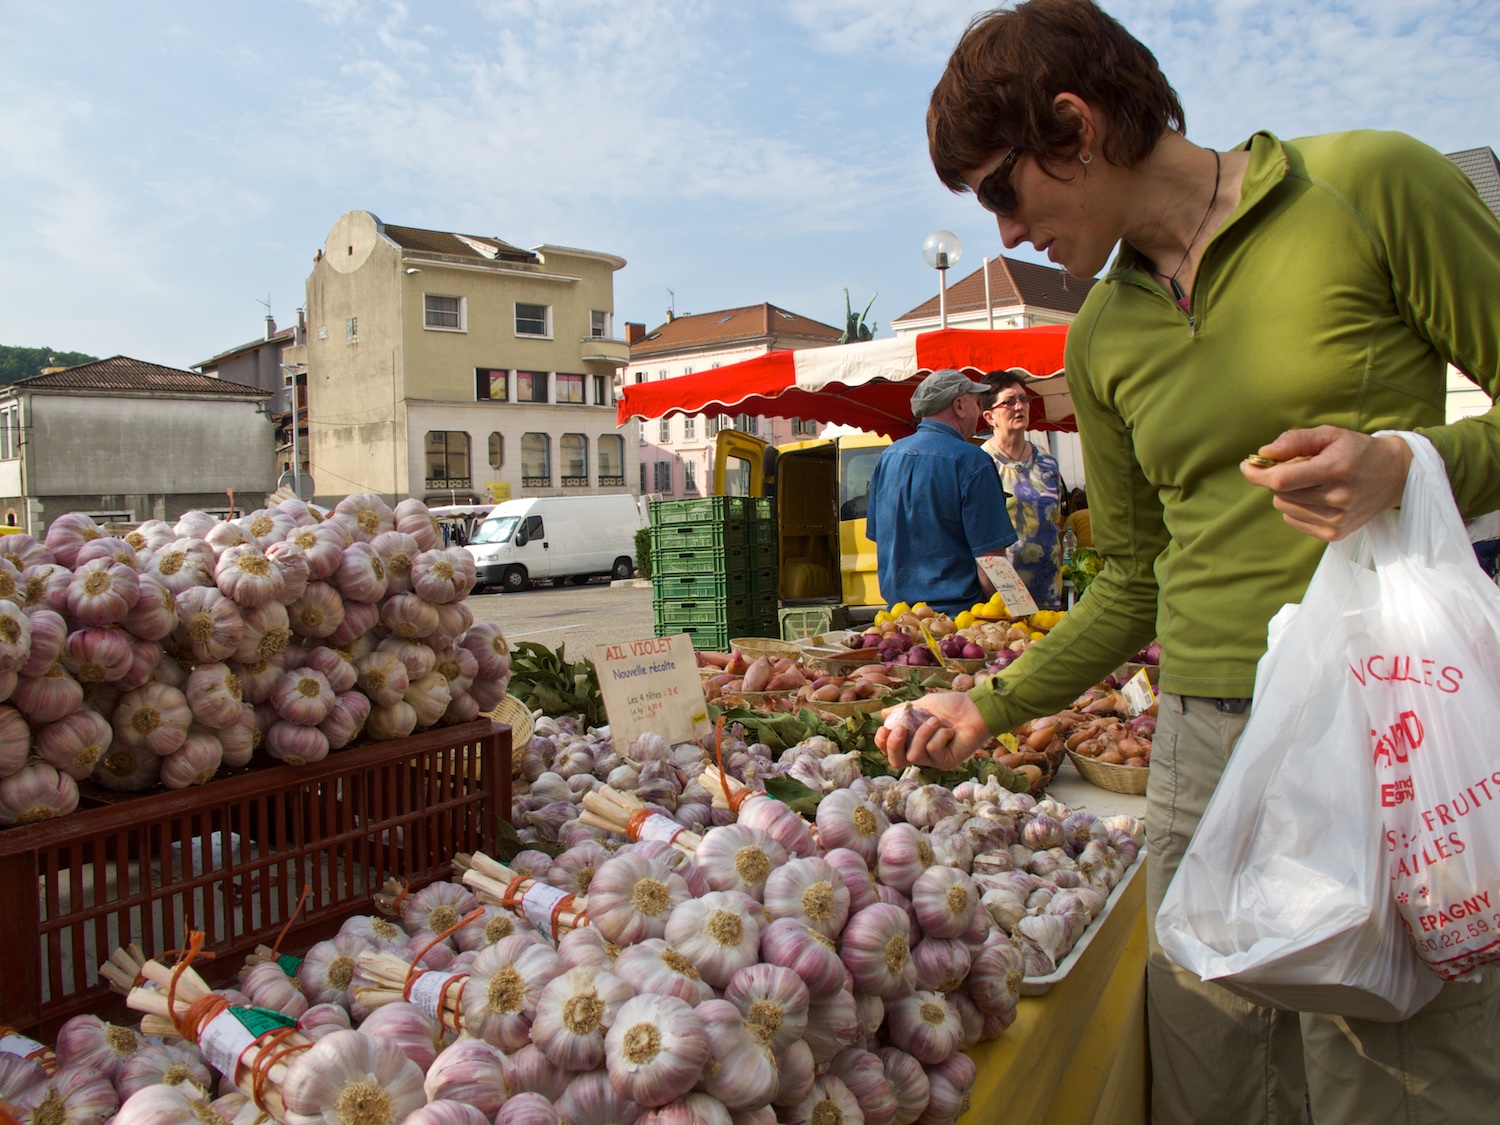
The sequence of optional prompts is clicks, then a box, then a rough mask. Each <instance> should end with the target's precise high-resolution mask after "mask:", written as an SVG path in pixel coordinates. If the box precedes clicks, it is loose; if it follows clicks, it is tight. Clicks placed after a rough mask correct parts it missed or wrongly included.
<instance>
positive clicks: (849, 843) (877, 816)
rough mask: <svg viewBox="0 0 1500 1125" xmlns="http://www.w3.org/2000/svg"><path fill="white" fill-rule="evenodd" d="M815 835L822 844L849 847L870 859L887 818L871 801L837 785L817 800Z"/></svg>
mask: <svg viewBox="0 0 1500 1125" xmlns="http://www.w3.org/2000/svg"><path fill="white" fill-rule="evenodd" d="M817 820H818V838H819V840H820V841H821V842H822V844H823V847H825V848H848V849H849V850H851V851H853V852H855V853H856V854H857V855H859V856H860V857H861V858H862V859H864V861H865V862H866V863H873V862H874V861H875V857H876V848H877V846H878V844H879V842H880V837H881V835H882V834H883V833H884V832H885V830H886V829H887V828H889V827H890V826H891V822H890V818H889V817H887V816H886V815H885V812H884V811H883V810H882V809H881V808H880V807H879V806H878V805H876V804H875V803H874V802H873V801H869V800H867V799H865V798H863V797H860V796H857V795H856V794H855V793H854V792H852V791H851V790H848V789H836V790H834V792H832V793H830V794H828V795H827V796H826V797H824V798H823V799H822V800H821V801H819V802H818V815H817Z"/></svg>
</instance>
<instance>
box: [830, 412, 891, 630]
mask: <svg viewBox="0 0 1500 1125" xmlns="http://www.w3.org/2000/svg"><path fill="white" fill-rule="evenodd" d="M890 444H891V440H890V438H886V437H880V436H878V435H875V434H848V435H845V436H844V437H841V438H839V439H838V445H839V567H840V570H841V572H842V573H841V575H840V578H841V580H842V587H843V594H844V602H845V604H846V605H851V606H866V605H868V606H883V605H885V599H884V598H882V597H881V596H880V582H879V580H878V578H877V577H876V565H875V544H874V543H872V542H870V540H869V539H867V538H865V516H866V513H867V512H868V511H869V505H870V476H871V474H873V473H874V472H875V462H877V461H879V460H880V455H881V453H883V452H884V451H885V449H886V447H887V446H889V445H890Z"/></svg>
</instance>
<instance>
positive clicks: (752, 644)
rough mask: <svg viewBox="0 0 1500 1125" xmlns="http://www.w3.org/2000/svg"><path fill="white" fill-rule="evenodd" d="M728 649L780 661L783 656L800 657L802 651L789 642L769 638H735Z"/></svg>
mask: <svg viewBox="0 0 1500 1125" xmlns="http://www.w3.org/2000/svg"><path fill="white" fill-rule="evenodd" d="M729 647H730V648H732V649H733V648H737V649H739V650H740V651H741V652H743V653H744V654H745V655H746V656H769V657H772V658H774V659H780V658H781V657H783V656H801V655H802V649H801V648H800V647H799V646H797V645H795V644H793V643H792V642H791V641H777V640H772V639H771V638H770V637H735V638H733V639H732V640H731V641H730V642H729Z"/></svg>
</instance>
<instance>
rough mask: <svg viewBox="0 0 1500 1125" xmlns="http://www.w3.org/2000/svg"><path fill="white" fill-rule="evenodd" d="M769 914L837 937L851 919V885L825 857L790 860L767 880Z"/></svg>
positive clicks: (767, 911)
mask: <svg viewBox="0 0 1500 1125" xmlns="http://www.w3.org/2000/svg"><path fill="white" fill-rule="evenodd" d="M765 906H766V914H767V915H769V916H770V917H771V918H772V919H777V918H796V919H798V920H800V921H801V922H803V923H804V924H806V925H807V926H808V927H809V928H810V929H814V930H817V931H818V932H819V933H821V934H823V935H824V936H825V937H829V938H837V937H838V935H839V933H840V932H841V931H842V930H843V928H844V924H845V923H846V922H847V921H848V919H849V888H848V887H846V886H844V880H843V877H842V876H840V875H839V873H838V872H837V871H835V870H834V869H833V867H832V866H831V865H830V864H829V863H828V862H827V861H826V860H822V859H800V858H799V859H790V860H788V861H787V862H786V863H785V864H784V865H782V866H781V867H779V868H777V869H776V870H775V871H773V872H771V874H770V876H769V877H768V878H767V879H766V890H765Z"/></svg>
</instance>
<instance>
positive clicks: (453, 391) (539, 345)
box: [298, 211, 637, 504]
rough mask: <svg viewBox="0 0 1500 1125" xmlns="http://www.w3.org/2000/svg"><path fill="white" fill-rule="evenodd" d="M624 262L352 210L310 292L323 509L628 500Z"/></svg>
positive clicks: (311, 443)
mask: <svg viewBox="0 0 1500 1125" xmlns="http://www.w3.org/2000/svg"><path fill="white" fill-rule="evenodd" d="M624 265H625V260H624V259H623V258H619V257H617V256H615V255H613V254H604V253H598V252H595V251H590V250H577V249H572V248H569V247H564V246H549V245H543V246H537V247H534V248H532V249H530V250H523V249H521V248H520V247H517V246H512V245H510V244H509V243H507V242H503V241H501V240H500V239H497V238H484V237H478V236H473V235H464V234H451V233H447V232H443V231H431V230H419V229H416V228H413V227H399V226H390V225H387V224H385V223H382V222H381V221H380V220H379V219H378V218H376V217H375V216H374V215H372V214H370V213H369V212H368V211H350V212H348V213H347V214H345V215H344V216H343V217H342V218H340V219H339V220H338V222H336V223H335V224H334V226H333V229H332V230H331V231H330V232H329V234H328V241H327V244H326V245H325V246H324V248H323V249H322V250H320V251H319V252H318V255H317V258H316V260H315V262H314V265H313V272H312V274H311V276H309V277H308V280H307V342H306V345H305V348H304V350H303V354H302V355H301V356H300V357H298V359H299V360H300V362H301V363H303V364H305V367H306V396H307V398H306V403H307V431H306V432H307V444H308V461H309V463H310V472H311V474H312V476H313V478H314V481H315V483H316V490H315V491H316V497H317V499H318V500H320V501H324V500H334V499H337V498H338V497H341V496H344V495H347V494H349V493H352V492H374V493H378V494H380V495H382V496H385V497H386V498H387V499H391V500H394V499H400V498H403V497H407V496H415V497H419V498H421V499H423V500H426V501H428V502H429V503H432V504H440V503H465V502H485V501H495V500H502V499H509V498H512V497H521V496H555V495H571V494H582V493H610V492H630V491H632V488H631V485H632V484H633V483H634V481H635V479H636V464H637V456H636V449H635V444H634V442H627V441H625V440H624V438H623V437H622V436H621V433H620V431H619V430H617V428H616V426H615V416H614V379H615V372H616V370H617V369H618V368H620V367H623V366H625V365H626V364H627V363H628V362H629V349H628V348H627V346H626V344H625V342H624V341H623V340H621V339H618V338H616V336H615V333H614V273H615V271H616V270H618V269H621V268H622V267H623V266H624Z"/></svg>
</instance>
